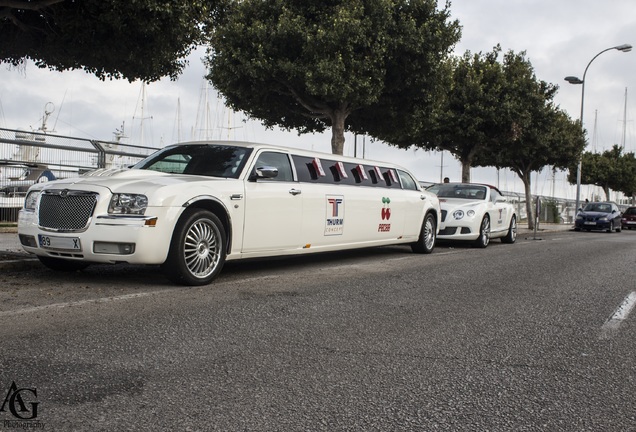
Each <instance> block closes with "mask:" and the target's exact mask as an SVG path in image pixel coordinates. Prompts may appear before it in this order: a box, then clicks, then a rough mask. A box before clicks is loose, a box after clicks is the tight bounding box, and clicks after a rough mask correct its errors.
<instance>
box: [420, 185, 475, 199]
mask: <svg viewBox="0 0 636 432" xmlns="http://www.w3.org/2000/svg"><path fill="white" fill-rule="evenodd" d="M427 190H428V191H431V192H433V193H434V194H436V195H437V196H438V197H440V198H459V199H468V200H483V199H486V186H481V185H470V184H436V185H433V186H431V187H429V188H428V189H427Z"/></svg>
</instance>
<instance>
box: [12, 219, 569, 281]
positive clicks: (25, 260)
mask: <svg viewBox="0 0 636 432" xmlns="http://www.w3.org/2000/svg"><path fill="white" fill-rule="evenodd" d="M572 229H573V228H572V225H571V224H547V223H546V224H539V229H538V230H537V235H541V234H544V233H548V232H559V231H571V230H572ZM533 235H534V231H533V230H529V229H528V228H527V225H525V224H524V225H523V226H519V227H518V230H517V236H518V237H522V238H528V237H530V236H533ZM32 266H40V261H39V260H38V259H37V258H35V256H34V255H31V254H28V253H26V252H25V251H24V249H22V246H21V245H20V240H18V229H17V227H0V270H23V269H29V268H31V267H32Z"/></svg>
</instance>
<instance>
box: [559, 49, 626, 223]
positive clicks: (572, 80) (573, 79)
mask: <svg viewBox="0 0 636 432" xmlns="http://www.w3.org/2000/svg"><path fill="white" fill-rule="evenodd" d="M611 50H618V51H622V52H629V51H631V50H632V46H631V45H630V44H622V45H616V46H613V47H610V48H606V49H604V50H603V51H601V52H599V53H598V54H596V55H595V56H594V57H592V60H590V62H589V63H588V64H587V66H586V67H585V71H584V72H583V79H580V78H578V77H575V76H567V77H565V80H566V81H567V82H569V83H570V84H581V116H580V117H579V120H580V122H581V128H582V129H583V130H585V128H584V127H583V103H584V102H585V75H587V70H588V68H589V67H590V65H591V64H592V62H593V61H594V60H596V57H598V56H600V55H601V54H603V53H604V52H607V51H611ZM582 158H583V156H582V155H581V156H580V157H579V162H578V164H577V166H576V207H575V210H574V211H575V214H576V212H578V211H579V204H580V202H581V164H582Z"/></svg>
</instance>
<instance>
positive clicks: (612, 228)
mask: <svg viewBox="0 0 636 432" xmlns="http://www.w3.org/2000/svg"><path fill="white" fill-rule="evenodd" d="M612 231H614V221H610V225H609V229H608V230H607V232H608V233H611V232H612Z"/></svg>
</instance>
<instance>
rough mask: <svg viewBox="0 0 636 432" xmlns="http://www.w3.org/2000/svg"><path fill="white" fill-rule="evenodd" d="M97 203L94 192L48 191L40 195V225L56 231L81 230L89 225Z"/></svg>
mask: <svg viewBox="0 0 636 432" xmlns="http://www.w3.org/2000/svg"><path fill="white" fill-rule="evenodd" d="M96 204H97V194H96V193H93V192H85V191H71V190H67V189H64V190H51V191H46V192H44V193H42V196H41V197H40V210H39V213H38V218H39V225H40V227H41V228H44V229H50V230H55V231H81V230H83V229H85V228H86V227H87V226H88V221H89V220H90V217H91V216H92V215H93V211H94V210H95V205H96Z"/></svg>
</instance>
